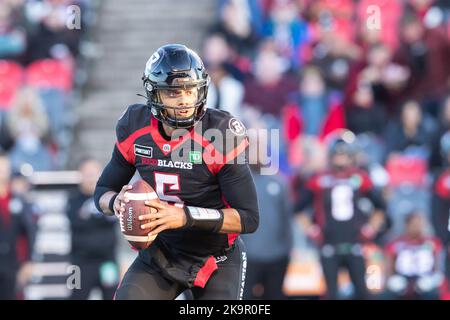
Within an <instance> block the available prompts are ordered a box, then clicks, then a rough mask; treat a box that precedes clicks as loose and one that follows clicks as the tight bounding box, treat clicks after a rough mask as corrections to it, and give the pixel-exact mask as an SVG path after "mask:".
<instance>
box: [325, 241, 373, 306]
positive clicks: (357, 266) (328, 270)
mask: <svg viewBox="0 0 450 320" xmlns="http://www.w3.org/2000/svg"><path fill="white" fill-rule="evenodd" d="M326 246H327V245H325V246H324V247H322V249H321V256H320V260H321V263H322V270H323V273H324V276H325V282H326V284H327V295H326V298H327V299H337V298H338V289H339V288H338V275H339V270H340V269H341V268H342V267H344V268H345V269H347V271H348V274H349V276H350V280H351V281H352V284H353V287H354V295H353V297H354V298H355V299H367V298H368V292H367V286H366V281H365V274H366V264H365V260H364V256H363V254H362V248H361V247H360V245H354V246H353V248H352V249H350V250H351V252H348V253H345V254H340V253H338V252H336V250H335V247H333V246H329V245H328V246H329V247H326Z"/></svg>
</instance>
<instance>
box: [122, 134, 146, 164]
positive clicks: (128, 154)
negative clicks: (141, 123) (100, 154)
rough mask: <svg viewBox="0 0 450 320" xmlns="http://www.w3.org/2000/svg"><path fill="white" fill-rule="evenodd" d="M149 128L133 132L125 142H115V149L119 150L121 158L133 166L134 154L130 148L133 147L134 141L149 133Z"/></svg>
mask: <svg viewBox="0 0 450 320" xmlns="http://www.w3.org/2000/svg"><path fill="white" fill-rule="evenodd" d="M150 129H151V127H150V126H147V127H144V128H141V129H139V130H136V131H135V132H133V133H132V134H131V135H130V136H128V137H127V138H126V139H125V140H123V141H122V142H119V141H117V148H118V149H119V151H120V153H121V154H122V156H123V157H124V158H125V159H126V160H127V161H128V162H129V163H131V164H134V160H135V159H134V152H133V150H130V149H131V146H132V145H133V143H134V141H135V140H136V139H137V138H139V137H140V136H142V135H144V134H149V133H150Z"/></svg>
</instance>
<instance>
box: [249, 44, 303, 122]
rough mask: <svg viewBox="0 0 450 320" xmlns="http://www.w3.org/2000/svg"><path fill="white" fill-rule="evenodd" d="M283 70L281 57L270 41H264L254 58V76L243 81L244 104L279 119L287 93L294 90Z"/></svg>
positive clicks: (283, 65) (293, 84)
mask: <svg viewBox="0 0 450 320" xmlns="http://www.w3.org/2000/svg"><path fill="white" fill-rule="evenodd" d="M284 72H285V64H284V62H283V59H282V58H281V57H280V56H279V55H278V54H277V53H276V52H275V50H274V48H273V46H272V44H271V43H269V42H267V43H265V46H263V47H262V49H261V50H260V51H259V53H258V55H257V57H256V59H255V64H254V77H251V78H249V79H247V81H246V82H245V95H244V104H247V105H250V106H253V107H254V108H255V109H258V110H259V111H261V112H262V113H269V114H271V115H273V116H275V117H276V118H277V119H279V117H280V111H281V107H282V106H283V105H284V104H285V103H286V102H287V95H288V94H289V93H290V92H293V91H294V90H295V82H294V80H293V79H292V77H290V76H286V75H285V74H284Z"/></svg>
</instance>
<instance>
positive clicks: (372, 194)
mask: <svg viewBox="0 0 450 320" xmlns="http://www.w3.org/2000/svg"><path fill="white" fill-rule="evenodd" d="M367 197H368V198H369V200H370V201H371V202H372V204H373V206H374V208H375V209H378V210H382V211H386V203H385V201H384V199H383V196H382V195H381V192H380V191H379V190H376V189H375V188H372V189H371V190H369V191H368V192H367Z"/></svg>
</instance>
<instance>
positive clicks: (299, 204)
mask: <svg viewBox="0 0 450 320" xmlns="http://www.w3.org/2000/svg"><path fill="white" fill-rule="evenodd" d="M313 200H314V193H313V192H312V190H310V189H309V188H307V187H306V186H302V187H301V188H300V191H299V193H298V199H297V201H296V202H295V205H294V213H296V214H297V213H299V212H303V211H305V210H307V209H310V208H311V206H312V204H313Z"/></svg>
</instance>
